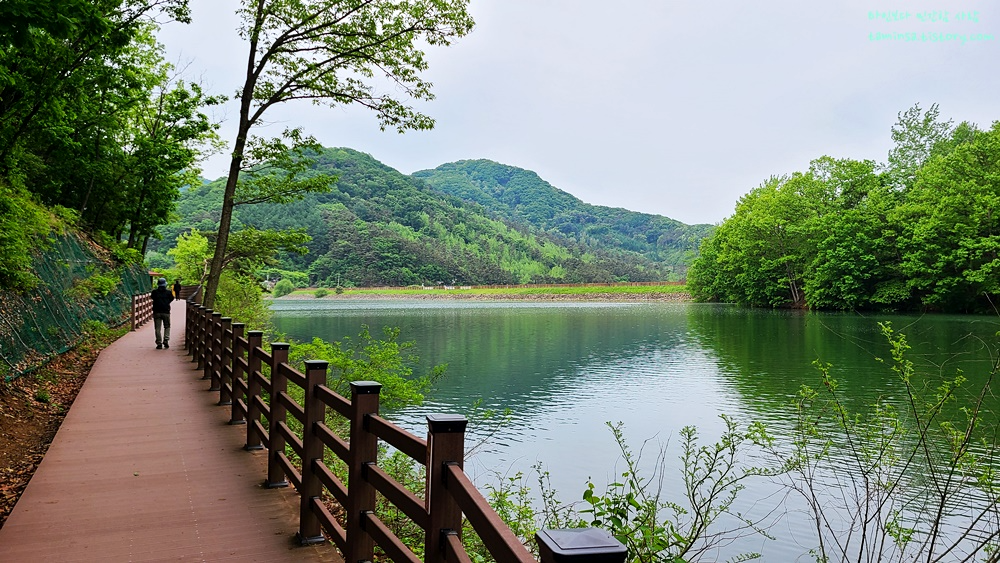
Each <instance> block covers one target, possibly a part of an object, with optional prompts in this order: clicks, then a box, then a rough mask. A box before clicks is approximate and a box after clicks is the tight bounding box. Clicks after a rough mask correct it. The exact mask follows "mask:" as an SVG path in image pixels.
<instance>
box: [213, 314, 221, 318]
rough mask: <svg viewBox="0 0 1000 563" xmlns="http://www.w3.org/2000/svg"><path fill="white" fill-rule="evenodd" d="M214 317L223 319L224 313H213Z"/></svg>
mask: <svg viewBox="0 0 1000 563" xmlns="http://www.w3.org/2000/svg"><path fill="white" fill-rule="evenodd" d="M212 316H213V317H219V318H222V313H212Z"/></svg>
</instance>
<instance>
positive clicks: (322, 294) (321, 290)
mask: <svg viewBox="0 0 1000 563" xmlns="http://www.w3.org/2000/svg"><path fill="white" fill-rule="evenodd" d="M315 294H316V298H317V299H322V298H323V297H326V296H327V295H330V290H329V289H327V288H325V287H321V288H319V289H317V290H316V292H315Z"/></svg>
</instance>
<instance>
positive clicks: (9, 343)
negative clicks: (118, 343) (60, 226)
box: [0, 234, 150, 381]
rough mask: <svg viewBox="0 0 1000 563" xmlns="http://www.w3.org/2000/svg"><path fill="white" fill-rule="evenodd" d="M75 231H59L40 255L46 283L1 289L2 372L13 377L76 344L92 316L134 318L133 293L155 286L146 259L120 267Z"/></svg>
mask: <svg viewBox="0 0 1000 563" xmlns="http://www.w3.org/2000/svg"><path fill="white" fill-rule="evenodd" d="M100 252H101V251H100V250H99V249H97V248H96V247H92V246H91V245H89V244H88V243H84V242H82V241H81V240H80V239H79V238H78V237H76V236H75V235H71V234H66V235H55V236H54V237H53V239H52V244H51V246H50V247H48V248H46V249H45V250H44V251H43V252H42V253H40V254H39V255H38V256H36V257H35V263H34V267H35V273H36V274H37V275H38V277H39V279H40V280H41V283H39V284H38V287H36V288H35V289H34V290H32V291H29V292H26V293H23V294H19V293H14V292H7V291H0V375H2V376H3V378H4V380H6V381H10V380H12V379H14V378H17V377H20V376H21V375H24V374H25V373H27V372H29V371H31V370H32V369H34V368H36V367H38V366H40V365H43V364H44V363H45V362H46V361H47V360H48V359H49V358H51V357H52V356H54V355H56V354H60V353H62V352H65V351H67V350H69V349H70V348H72V347H73V346H75V345H77V344H78V343H79V342H80V341H81V339H82V338H83V333H84V327H85V326H86V324H87V321H100V322H101V323H104V324H105V325H106V326H109V327H116V326H120V325H122V324H124V323H126V322H129V320H130V315H131V311H132V296H133V295H135V294H137V293H142V292H146V291H149V290H150V278H149V274H148V273H147V272H146V269H145V267H144V266H143V265H142V264H133V265H130V266H124V267H123V266H117V267H116V265H115V264H113V263H112V261H111V260H109V259H106V258H103V257H101V256H100Z"/></svg>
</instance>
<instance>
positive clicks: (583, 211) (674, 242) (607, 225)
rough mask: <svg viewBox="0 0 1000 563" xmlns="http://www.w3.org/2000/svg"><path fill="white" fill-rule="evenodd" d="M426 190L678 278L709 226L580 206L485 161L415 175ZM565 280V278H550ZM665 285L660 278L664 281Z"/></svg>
mask: <svg viewBox="0 0 1000 563" xmlns="http://www.w3.org/2000/svg"><path fill="white" fill-rule="evenodd" d="M413 177H414V178H419V179H421V180H423V181H425V182H427V184H428V185H429V186H431V187H432V188H434V189H436V190H439V191H441V192H442V193H445V194H447V195H451V196H455V197H458V198H460V199H462V200H465V201H468V202H474V203H477V204H479V205H482V206H483V208H484V209H485V210H486V211H488V212H489V213H492V214H496V215H497V216H499V217H501V218H503V219H504V220H505V221H509V222H512V223H515V224H521V225H525V226H527V227H529V228H532V229H538V230H540V231H543V232H545V233H546V234H549V235H551V236H554V237H556V238H557V239H564V240H569V241H572V242H575V243H578V244H581V245H583V246H586V247H592V248H594V249H604V250H605V251H610V250H611V249H614V250H615V251H618V252H622V251H624V252H626V253H629V254H639V255H642V256H644V257H646V258H648V259H649V260H651V261H653V262H656V263H660V264H663V265H664V266H667V267H669V268H671V269H672V271H673V272H675V274H676V275H683V274H684V273H685V271H686V269H687V266H688V264H689V263H690V261H691V259H692V258H693V256H694V253H695V251H696V250H697V244H698V242H699V241H700V240H701V239H702V238H704V237H705V236H706V235H707V234H708V233H709V232H711V227H710V226H709V225H685V224H683V223H680V222H678V221H675V220H673V219H669V218H667V217H662V216H659V215H650V214H646V213H637V212H634V211H627V210H625V209H620V208H610V207H602V206H595V205H589V204H586V203H583V202H582V201H580V200H579V199H577V198H575V197H573V196H572V195H570V194H568V193H566V192H564V191H561V190H559V189H556V188H555V187H553V186H552V185H550V184H549V183H548V182H545V181H544V180H542V179H541V178H539V177H538V175H537V174H535V173H534V172H531V171H529V170H522V169H520V168H515V167H513V166H506V165H503V164H498V163H496V162H492V161H489V160H463V161H460V162H455V163H450V164H443V165H441V166H438V167H437V168H435V169H434V170H423V171H420V172H415V173H414V174H413ZM553 277H559V278H561V277H565V276H553ZM664 279H666V278H664Z"/></svg>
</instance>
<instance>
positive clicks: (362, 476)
mask: <svg viewBox="0 0 1000 563" xmlns="http://www.w3.org/2000/svg"><path fill="white" fill-rule="evenodd" d="M186 321H187V322H186V323H185V342H184V345H185V348H186V349H187V350H188V353H189V354H190V355H191V356H192V361H193V362H196V363H197V368H196V369H199V370H202V372H203V377H202V379H206V380H210V382H211V384H210V385H211V387H210V390H212V391H218V392H219V404H220V405H226V406H230V408H231V411H232V415H231V420H230V423H231V424H245V425H246V427H247V428H246V440H247V441H246V449H247V450H261V449H265V448H266V449H267V454H268V464H267V466H268V469H267V478H266V481H265V486H267V487H268V488H274V487H286V486H288V485H289V484H291V485H292V486H294V487H295V488H296V489H297V490H298V492H299V494H300V499H301V506H300V512H299V531H298V533H297V536H298V539H299V542H300V544H302V545H307V544H312V543H319V542H324V541H326V538H325V537H324V535H323V532H325V533H326V534H327V535H328V536H329V537H330V539H332V540H333V542H334V544H335V545H336V546H337V547H338V549H340V550H341V552H343V553H344V555H345V560H347V561H370V560H372V558H373V556H374V547H375V545H376V544H377V545H378V546H379V547H380V548H381V549H382V550H383V551H384V552H385V553H386V554H387V555H389V556H390V558H391V559H392V560H393V561H413V562H416V561H419V559H417V557H416V556H415V555H414V554H413V553H412V552H411V551H410V550H409V549H408V548H406V547H405V546H404V544H403V543H402V541H400V539H399V538H397V537H395V536H394V535H393V534H392V532H391V531H390V530H389V528H388V527H386V526H385V524H384V523H383V522H382V521H381V520H380V519H379V518H378V515H377V514H376V504H375V502H376V494H377V493H380V494H381V495H382V496H383V497H384V498H385V499H386V500H388V501H389V502H391V503H392V504H393V505H395V506H396V507H397V508H398V509H399V510H400V511H401V512H402V513H403V514H405V515H406V516H407V517H408V518H410V519H411V520H412V521H413V522H414V523H415V524H416V525H418V526H420V527H421V528H423V529H424V531H425V550H424V551H425V554H424V557H425V559H424V560H425V561H426V562H434V563H437V562H442V563H443V562H444V561H446V560H447V561H452V560H456V559H457V560H458V561H467V560H469V558H468V555H467V554H466V553H465V550H464V548H463V547H462V543H461V529H462V515H463V513H464V514H465V515H466V517H467V518H468V520H469V523H470V524H471V525H472V527H473V529H474V530H476V532H477V534H479V537H480V539H482V541H483V545H485V546H486V548H487V549H488V550H489V551H490V553H491V554H493V556H494V557H495V558H496V559H497V560H498V561H504V562H507V561H510V562H517V563H528V562H533V561H535V559H534V557H533V556H532V555H531V552H530V551H529V550H528V549H527V548H526V547H525V546H524V545H523V544H522V542H521V540H520V539H518V538H517V536H516V535H515V534H514V533H513V532H512V531H511V530H510V528H508V527H507V525H506V524H505V523H504V522H503V521H502V520H501V519H500V517H499V516H498V515H497V514H496V512H495V511H494V510H493V509H492V507H490V505H489V503H488V502H487V500H486V499H485V497H483V495H482V494H481V493H480V492H479V490H478V489H477V488H476V486H475V484H474V483H473V482H472V480H471V479H469V477H468V476H467V475H466V474H465V473H464V471H463V470H462V464H463V463H464V455H465V445H464V440H465V427H466V424H467V421H466V419H465V418H464V417H461V416H458V415H431V416H428V417H427V422H428V434H427V439H426V440H423V439H421V438H419V437H417V436H414V435H413V434H411V433H410V432H408V431H406V430H404V429H403V428H401V427H399V426H397V425H395V424H393V423H392V422H390V421H388V420H386V419H384V418H382V417H380V416H379V414H378V411H379V391H380V390H381V385H380V384H378V383H375V382H366V381H358V382H353V383H351V399H350V400H348V399H347V398H345V397H342V396H340V395H339V394H337V393H335V392H334V391H333V390H331V389H329V388H328V387H327V386H326V385H327V368H328V365H327V362H324V361H313V360H310V361H306V362H305V368H306V369H305V372H301V371H299V370H297V369H295V368H294V367H293V366H292V365H290V364H289V363H288V356H289V348H290V346H289V345H288V344H286V343H280V342H274V343H271V351H270V353H268V352H267V351H266V350H265V349H264V347H263V334H262V333H261V332H260V331H249V332H247V333H246V335H245V336H244V334H243V332H244V330H243V329H244V328H245V327H244V325H243V324H242V323H234V322H232V319H230V318H228V317H222V315H221V314H220V313H217V312H214V311H212V310H211V309H206V308H205V307H203V306H201V305H198V304H196V303H195V301H194V300H193V299H189V300H188V301H187V314H186ZM265 369H267V371H268V372H269V373H270V378H268V377H266V376H265V375H264V370H265ZM289 386H291V388H292V389H298V390H301V392H302V396H303V401H302V404H301V405H300V404H299V403H298V401H297V400H296V399H295V398H294V397H293V393H292V392H290V391H289ZM264 391H266V392H267V395H268V396H269V397H270V402H268V401H265V400H264V398H263V397H264V395H263V392H264ZM294 394H295V395H297V394H298V391H295V393H294ZM334 413H336V414H337V415H339V416H341V417H343V418H346V419H347V426H348V428H349V439H348V440H344V439H343V438H342V437H340V436H339V435H337V433H336V432H335V431H334V430H333V429H331V428H330V427H329V426H327V423H326V421H327V415H328V414H331V415H332V414H334ZM289 414H291V415H292V416H291V418H289V417H288V415H289ZM261 417H263V418H264V419H266V421H267V423H266V424H264V422H262V420H261ZM290 420H294V421H295V423H294V424H293V426H295V427H296V428H299V427H301V429H302V431H301V437H300V436H299V434H298V433H297V432H296V431H294V430H293V428H292V426H289V423H290ZM379 440H382V441H383V442H385V443H387V444H389V445H391V446H393V447H394V448H396V449H398V450H399V451H401V452H403V453H404V454H405V455H407V456H408V457H410V458H412V459H414V460H416V461H417V462H418V463H421V464H423V465H425V466H426V468H427V471H426V482H425V495H424V496H425V498H424V499H420V497H418V496H417V495H415V494H413V493H412V492H411V491H409V490H408V489H406V487H404V486H403V485H402V484H400V483H398V482H396V481H395V480H394V479H393V478H392V477H391V476H389V475H388V474H387V473H386V472H385V471H384V470H382V469H381V468H379V467H378V465H377V452H378V441H379ZM286 447H287V448H290V449H291V450H292V451H293V452H294V453H295V454H296V457H297V458H298V459H299V460H300V462H299V464H298V465H296V464H295V463H294V462H293V461H292V459H290V458H289V456H288V454H286ZM327 451H329V452H330V453H332V454H333V455H334V456H336V457H337V458H339V459H340V460H342V461H343V462H344V463H346V465H347V475H348V479H347V482H348V483H350V485H349V486H345V485H344V483H343V482H342V481H341V480H340V478H339V477H337V475H335V473H334V472H333V471H331V470H330V468H328V467H327V466H326V464H325V461H324V459H325V457H326V452H327ZM325 493H329V495H330V496H332V497H333V498H334V499H336V501H337V502H338V503H340V504H341V505H342V507H343V509H344V512H345V514H346V515H345V520H346V525H344V526H342V525H341V524H340V522H338V521H337V519H336V518H334V517H333V515H332V514H331V512H330V511H329V510H328V509H327V507H326V506H325V505H324V502H323V497H324V494H325ZM546 538H548V536H545V537H543V535H542V534H539V535H538V536H536V539H537V540H538V541H539V544H540V552H541V553H542V554H543V556H542V561H543V563H551V562H554V561H556V560H558V561H574V560H577V561H579V560H586V561H598V560H599V561H602V562H604V561H607V562H609V563H618V562H621V561H624V556H625V552H624V548H622V553H621V558H618V559H616V558H605V559H593V558H589V556H588V552H587V551H586V550H583V549H575V548H574V550H573V553H572V554H571V555H569V556H566V555H565V554H560V556H559V557H558V559H556V558H554V557H555V556H553V555H552V553H553V549H552V548H549V547H546V546H543V545H542V542H543V541H548V540H547V539H546ZM605 547H606V544H605Z"/></svg>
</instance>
